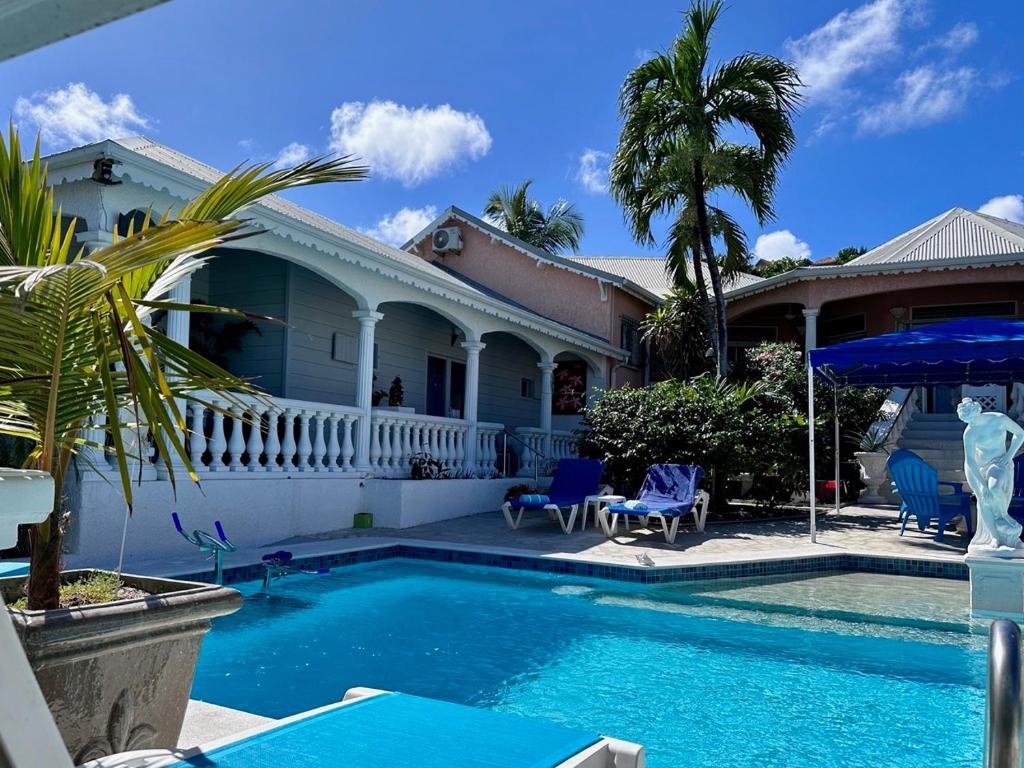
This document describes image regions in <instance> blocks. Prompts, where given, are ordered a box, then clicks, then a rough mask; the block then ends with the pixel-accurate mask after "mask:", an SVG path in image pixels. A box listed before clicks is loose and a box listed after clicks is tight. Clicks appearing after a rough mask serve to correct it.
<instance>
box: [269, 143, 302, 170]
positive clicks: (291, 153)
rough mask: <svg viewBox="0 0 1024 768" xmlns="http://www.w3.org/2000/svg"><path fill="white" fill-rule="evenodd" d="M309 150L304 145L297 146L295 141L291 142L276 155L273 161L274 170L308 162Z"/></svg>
mask: <svg viewBox="0 0 1024 768" xmlns="http://www.w3.org/2000/svg"><path fill="white" fill-rule="evenodd" d="M310 154H311V150H310V148H309V147H307V146H306V145H305V144H299V142H297V141H293V142H292V143H291V144H288V145H287V146H285V147H282V148H281V151H280V152H278V153H277V158H276V159H275V160H274V167H275V168H290V167H292V166H293V165H298V164H299V163H304V162H305V161H306V160H309V156H310Z"/></svg>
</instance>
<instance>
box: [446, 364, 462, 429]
mask: <svg viewBox="0 0 1024 768" xmlns="http://www.w3.org/2000/svg"><path fill="white" fill-rule="evenodd" d="M451 377H452V386H451V389H450V390H449V392H448V414H447V415H449V416H451V417H452V418H453V419H461V418H464V417H465V414H466V364H465V363H458V362H456V361H454V360H452V372H451ZM456 411H458V413H456Z"/></svg>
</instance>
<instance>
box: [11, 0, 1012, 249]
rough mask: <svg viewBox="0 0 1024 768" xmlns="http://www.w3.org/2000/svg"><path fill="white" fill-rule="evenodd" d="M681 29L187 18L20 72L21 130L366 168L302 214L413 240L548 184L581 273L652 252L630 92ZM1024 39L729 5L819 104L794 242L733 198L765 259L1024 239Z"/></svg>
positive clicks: (316, 195)
mask: <svg viewBox="0 0 1024 768" xmlns="http://www.w3.org/2000/svg"><path fill="white" fill-rule="evenodd" d="M627 7H628V10H626V9H627ZM681 8H682V3H681V2H674V3H663V2H653V1H651V2H644V3H631V4H629V5H628V6H626V5H624V4H622V3H613V2H590V3H583V2H569V1H568V0H521V2H519V3H516V4H508V3H480V2H431V3H422V2H411V1H410V2H365V3H339V2H336V1H334V2H321V1H320V0H305V2H303V3H293V2H284V0H250V1H248V2H241V1H240V0H171V1H170V2H168V3H166V4H165V5H162V6H159V7H157V8H154V9H151V10H149V11H146V12H144V13H141V14H138V15H136V16H133V17H130V18H128V19H124V20H122V21H119V22H116V23H114V24H111V25H108V26H106V27H104V28H101V29H98V30H94V31H91V32H88V33H85V34H82V35H80V36H78V37H76V38H73V39H71V40H67V41H63V42H60V43H57V44H55V45H52V46H49V47H47V48H44V49H41V50H39V51H35V52H33V53H31V54H28V55H25V56H21V57H19V58H16V59H13V60H11V61H7V62H4V63H0V109H3V110H4V111H6V112H8V113H9V114H11V115H12V116H14V119H15V120H16V122H17V123H18V124H19V125H20V126H21V128H22V130H23V131H25V132H33V133H34V132H35V131H36V130H41V131H42V132H43V136H44V138H45V142H44V146H45V148H46V149H49V150H56V149H62V148H65V147H68V146H72V145H74V144H78V143H83V142H86V141H91V140H95V139H97V138H99V137H102V136H106V135H110V134H115V135H116V134H121V135H124V134H132V133H145V134H147V135H150V136H152V137H153V138H155V139H157V140H158V141H161V142H163V143H165V144H169V145H170V146H172V147H174V148H176V149H179V150H181V151H183V152H185V153H187V154H190V155H193V156H195V157H197V158H199V159H200V160H203V161H205V162H208V163H210V164H212V165H215V166H218V167H221V168H227V167H229V166H232V165H234V164H236V163H237V162H239V161H242V160H245V159H249V160H274V159H276V158H278V157H282V153H283V156H284V157H285V158H287V157H291V158H293V159H294V158H296V157H301V156H303V155H305V154H307V153H322V152H328V151H338V150H340V151H350V152H356V153H358V154H360V155H362V156H363V157H364V158H365V159H366V160H368V161H369V162H370V164H371V166H372V169H373V178H372V179H371V180H370V181H367V182H361V183H358V184H348V185H340V186H335V187H327V188H319V189H311V190H300V191H297V192H295V193H293V194H292V197H293V198H294V199H296V200H297V201H298V202H300V203H302V204H305V205H308V206H309V207H311V208H314V209H315V210H317V211H320V212H321V213H324V214H326V215H328V216H330V217H332V218H335V219H337V220H339V221H341V222H342V223H344V224H347V225H349V226H354V227H359V228H362V229H365V230H369V231H372V232H374V233H376V234H377V235H378V236H381V237H382V238H389V239H391V240H393V241H399V240H401V239H402V238H403V236H404V235H405V234H407V233H408V232H410V231H413V230H415V229H416V228H418V226H419V225H421V224H423V223H425V222H426V221H427V220H428V219H429V215H430V214H431V212H432V211H440V210H443V208H444V207H445V206H447V205H449V204H456V205H459V206H461V207H463V208H465V209H467V210H470V211H479V210H480V208H481V207H482V205H483V202H484V200H485V199H486V197H487V195H488V194H489V193H490V192H491V191H492V190H493V189H495V188H496V187H498V186H500V185H503V184H512V183H516V182H518V181H520V180H522V179H525V178H533V179H534V180H535V183H534V192H535V194H536V196H537V197H538V198H539V199H540V200H541V201H542V202H545V203H549V202H551V201H553V200H554V199H555V198H558V197H565V198H567V199H569V200H572V201H573V202H575V203H576V204H577V206H578V207H579V209H580V210H581V212H582V213H583V215H584V217H585V221H586V228H587V232H586V236H585V238H584V242H583V248H582V252H583V253H588V254H611V255H626V254H635V253H641V252H643V249H641V248H639V247H638V246H637V245H636V244H634V243H633V242H632V240H631V238H630V236H629V233H628V231H627V229H626V228H625V226H624V225H623V221H622V215H621V212H620V211H619V210H618V209H617V207H616V206H615V204H614V203H613V202H612V200H611V199H610V198H609V197H608V195H607V194H606V193H605V191H604V190H603V189H602V187H603V182H604V178H603V172H604V169H605V165H606V162H607V156H608V155H607V153H610V152H612V151H614V147H615V142H616V139H617V136H618V128H619V121H618V113H617V94H618V89H619V86H620V85H621V82H622V80H623V78H624V76H625V75H626V73H627V72H628V71H629V70H630V69H631V68H632V67H634V66H635V65H636V64H637V63H638V62H639V61H640V59H641V57H644V56H645V55H649V52H650V51H652V50H657V49H661V48H664V47H665V46H667V45H668V44H669V43H670V42H671V40H672V38H673V37H674V36H675V34H676V33H677V32H678V30H679V28H680V19H681V14H680V9H681ZM1022 22H1024V4H1022V3H1020V2H1019V0H993V1H991V2H986V3H978V4H968V3H962V2H951V1H950V0H944V1H940V0H873V2H865V3H860V4H856V3H850V2H833V1H832V0H815V2H813V3H811V2H803V1H799V2H798V1H797V0H775V1H772V0H733V2H731V3H729V4H728V6H727V9H726V12H725V13H724V15H723V17H722V19H721V22H720V26H719V29H718V37H717V40H716V51H717V54H718V56H719V58H727V57H731V56H733V55H736V54H737V53H740V52H742V51H745V50H757V51H761V52H767V53H773V54H776V55H779V56H783V57H785V58H787V59H789V60H791V61H794V62H795V63H797V64H798V65H799V66H800V67H801V71H802V73H803V76H804V79H805V80H806V81H807V83H808V89H807V94H806V95H807V103H806V104H805V106H804V107H803V109H802V110H801V114H800V116H799V118H798V120H797V123H796V128H797V132H798V137H799V146H798V147H797V149H796V150H795V152H794V153H793V156H792V158H791V161H790V163H789V164H788V166H787V167H786V169H785V172H784V173H783V175H782V177H781V179H780V183H779V188H778V195H777V206H776V207H777V213H778V216H777V219H776V221H774V222H772V223H770V224H769V225H768V226H767V227H765V228H764V229H763V230H762V229H761V228H760V227H759V226H758V225H757V224H756V222H755V221H754V220H753V219H752V217H750V216H749V215H748V214H747V213H746V212H745V211H743V209H742V207H741V206H738V205H737V204H736V203H735V202H734V201H731V200H725V199H723V200H721V201H720V203H721V204H723V205H724V206H725V207H728V208H729V209H730V210H733V211H734V212H735V213H736V215H737V216H738V217H739V219H740V221H741V222H742V223H743V224H744V226H745V227H746V229H747V233H748V237H749V240H750V245H751V249H752V250H753V249H755V248H756V250H757V253H758V255H761V256H765V257H768V258H774V257H778V256H781V255H795V256H800V255H810V256H811V257H812V258H815V259H817V258H822V257H825V256H828V255H830V254H832V253H834V252H835V250H837V249H838V248H841V247H843V246H846V245H865V246H871V245H876V244H878V243H880V242H882V241H884V240H886V239H888V238H889V237H891V236H893V235H895V234H898V233H899V232H901V231H903V230H905V229H908V228H910V227H911V226H913V225H916V224H918V223H920V222H921V221H924V220H925V219H927V218H929V217H931V216H933V215H936V214H938V213H940V212H942V211H944V210H946V209H948V208H950V207H952V206H954V205H962V206H965V207H968V208H973V209H977V208H979V207H982V206H984V205H986V203H988V205H987V207H986V208H985V210H987V211H991V212H994V213H996V214H997V215H1003V216H1006V217H1011V218H1017V219H1022V220H1024V197H1021V195H1024V173H1022V172H1024V133H1022V132H1021V130H1020V126H1021V124H1022V121H1024V99H1022V98H1021V97H1022V88H1024V80H1022V74H1024V73H1022V71H1021V64H1020V56H1019V32H1020V29H1021V28H1022V26H1024V25H1022ZM286 150H288V151H286ZM990 201H991V202H990ZM761 236H764V237H763V238H762V239H760V240H759V237H761ZM655 252H656V249H655Z"/></svg>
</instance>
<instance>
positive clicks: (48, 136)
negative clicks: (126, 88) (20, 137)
mask: <svg viewBox="0 0 1024 768" xmlns="http://www.w3.org/2000/svg"><path fill="white" fill-rule="evenodd" d="M14 116H15V118H16V119H17V120H18V121H26V122H31V123H34V124H35V126H36V127H37V128H38V129H39V132H40V134H41V135H42V138H43V141H44V142H46V143H47V144H49V145H51V146H55V147H66V146H73V145H77V144H90V143H92V142H94V141H101V140H103V139H117V138H122V137H124V136H128V135H130V134H133V133H136V132H137V131H138V130H139V129H145V128H148V127H149V120H147V118H146V117H145V116H144V115H142V114H140V113H139V111H138V109H136V107H135V103H134V102H133V101H132V97H131V96H129V95H128V94H126V93H118V94H114V96H112V97H111V98H110V100H109V101H107V100H104V99H103V97H102V96H100V95H99V94H98V93H96V92H95V91H91V90H89V89H88V88H87V87H86V85H85V83H70V84H69V85H68V86H67V88H58V89H57V90H53V91H41V92H39V93H35V94H33V95H32V97H31V98H26V97H24V96H22V97H20V98H18V100H17V101H16V102H15V103H14Z"/></svg>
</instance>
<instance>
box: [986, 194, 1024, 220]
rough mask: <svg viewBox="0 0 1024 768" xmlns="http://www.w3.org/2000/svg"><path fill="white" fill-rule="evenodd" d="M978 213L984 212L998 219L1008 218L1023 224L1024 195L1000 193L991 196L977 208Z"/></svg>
mask: <svg viewBox="0 0 1024 768" xmlns="http://www.w3.org/2000/svg"><path fill="white" fill-rule="evenodd" d="M978 213H985V214H988V215H989V216H995V217H997V218H1000V219H1009V220H1010V221H1016V222H1017V223H1018V224H1024V195H1000V196H999V197H993V198H992V199H991V200H989V201H988V202H987V203H985V204H984V205H983V206H981V207H980V208H979V209H978Z"/></svg>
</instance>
